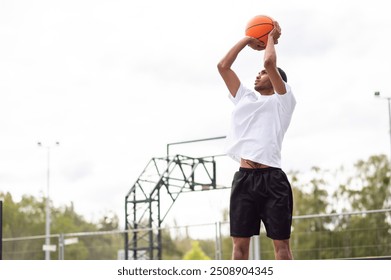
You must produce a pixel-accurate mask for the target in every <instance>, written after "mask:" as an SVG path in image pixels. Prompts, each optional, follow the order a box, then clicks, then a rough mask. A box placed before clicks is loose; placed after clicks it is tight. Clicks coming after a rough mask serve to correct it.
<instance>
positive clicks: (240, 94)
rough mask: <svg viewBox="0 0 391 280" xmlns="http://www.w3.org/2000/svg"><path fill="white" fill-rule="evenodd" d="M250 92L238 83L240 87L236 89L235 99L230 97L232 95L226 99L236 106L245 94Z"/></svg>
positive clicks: (230, 95)
mask: <svg viewBox="0 0 391 280" xmlns="http://www.w3.org/2000/svg"><path fill="white" fill-rule="evenodd" d="M251 93H252V92H251V90H249V89H248V88H246V87H245V86H244V85H243V84H242V83H240V86H239V88H238V91H237V92H236V95H235V97H233V96H232V94H229V95H228V98H229V99H230V100H231V101H232V102H233V103H234V104H235V105H236V104H238V102H239V101H240V99H242V98H243V96H245V95H247V94H251Z"/></svg>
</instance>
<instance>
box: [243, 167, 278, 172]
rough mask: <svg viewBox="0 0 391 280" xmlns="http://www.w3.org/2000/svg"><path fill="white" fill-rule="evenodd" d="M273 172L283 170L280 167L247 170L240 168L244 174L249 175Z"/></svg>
mask: <svg viewBox="0 0 391 280" xmlns="http://www.w3.org/2000/svg"><path fill="white" fill-rule="evenodd" d="M273 170H281V168H278V167H266V168H246V167H240V168H239V171H242V172H248V173H266V172H270V171H273Z"/></svg>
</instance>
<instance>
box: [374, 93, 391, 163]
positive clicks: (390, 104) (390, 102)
mask: <svg viewBox="0 0 391 280" xmlns="http://www.w3.org/2000/svg"><path fill="white" fill-rule="evenodd" d="M375 97H377V98H382V99H386V100H387V102H388V122H389V128H390V130H389V134H390V156H389V160H390V164H391V97H383V96H380V91H375Z"/></svg>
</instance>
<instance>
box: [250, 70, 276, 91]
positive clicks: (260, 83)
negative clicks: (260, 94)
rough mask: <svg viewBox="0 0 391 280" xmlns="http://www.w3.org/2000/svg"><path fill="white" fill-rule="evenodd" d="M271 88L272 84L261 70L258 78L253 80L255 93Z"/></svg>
mask: <svg viewBox="0 0 391 280" xmlns="http://www.w3.org/2000/svg"><path fill="white" fill-rule="evenodd" d="M270 88H272V84H271V82H270V79H269V76H268V74H267V72H266V70H265V69H264V70H262V71H261V72H259V73H258V76H257V77H256V78H255V82H254V89H255V90H256V91H260V90H265V89H270Z"/></svg>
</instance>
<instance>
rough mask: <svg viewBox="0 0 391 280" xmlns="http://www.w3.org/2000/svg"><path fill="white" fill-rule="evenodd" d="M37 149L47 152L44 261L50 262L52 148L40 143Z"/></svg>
mask: <svg viewBox="0 0 391 280" xmlns="http://www.w3.org/2000/svg"><path fill="white" fill-rule="evenodd" d="M37 144H38V146H39V147H42V148H45V149H46V151H47V171H46V187H47V190H46V201H45V202H46V222H45V247H44V250H45V260H50V249H49V247H50V222H51V219H50V195H49V190H50V149H51V148H52V146H50V145H43V144H42V143H41V142H38V143H37ZM59 145H60V143H59V142H56V143H55V146H59Z"/></svg>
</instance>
